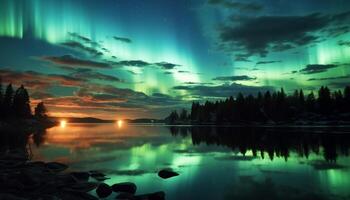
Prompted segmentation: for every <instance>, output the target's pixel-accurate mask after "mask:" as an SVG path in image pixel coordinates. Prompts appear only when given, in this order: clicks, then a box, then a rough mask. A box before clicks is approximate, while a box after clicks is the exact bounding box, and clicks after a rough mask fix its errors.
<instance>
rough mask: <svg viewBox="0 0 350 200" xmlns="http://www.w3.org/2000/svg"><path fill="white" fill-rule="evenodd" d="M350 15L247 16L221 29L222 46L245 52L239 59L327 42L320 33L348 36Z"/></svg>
mask: <svg viewBox="0 0 350 200" xmlns="http://www.w3.org/2000/svg"><path fill="white" fill-rule="evenodd" d="M349 16H350V14H349V12H344V13H339V14H334V15H325V14H320V13H313V14H309V15H304V16H257V17H244V18H241V19H240V20H239V21H238V22H237V20H236V19H231V21H230V23H227V24H226V25H222V26H221V28H220V29H219V37H220V40H221V44H220V46H221V47H222V48H223V49H226V50H228V51H232V50H235V51H241V52H243V53H242V54H241V55H246V56H243V57H242V56H239V57H237V58H236V59H238V60H245V59H247V58H248V57H249V56H252V55H260V56H262V57H264V56H266V55H267V54H268V53H269V51H285V50H289V49H293V48H296V47H300V46H305V45H309V44H312V43H316V42H319V41H321V40H322V39H324V38H323V37H322V34H320V32H326V33H328V34H333V35H334V34H335V33H337V35H340V34H344V33H347V32H348V31H349V27H347V26H345V25H344V24H347V23H348V22H349V18H350V17H349Z"/></svg>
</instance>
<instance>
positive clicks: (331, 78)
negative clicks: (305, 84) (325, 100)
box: [308, 74, 350, 81]
mask: <svg viewBox="0 0 350 200" xmlns="http://www.w3.org/2000/svg"><path fill="white" fill-rule="evenodd" d="M348 78H350V74H348V75H345V76H334V77H326V78H310V79H308V81H328V80H339V79H348Z"/></svg>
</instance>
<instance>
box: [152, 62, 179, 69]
mask: <svg viewBox="0 0 350 200" xmlns="http://www.w3.org/2000/svg"><path fill="white" fill-rule="evenodd" d="M154 64H155V65H157V66H160V67H162V68H163V69H174V68H175V67H178V66H181V65H178V64H173V63H168V62H159V63H154Z"/></svg>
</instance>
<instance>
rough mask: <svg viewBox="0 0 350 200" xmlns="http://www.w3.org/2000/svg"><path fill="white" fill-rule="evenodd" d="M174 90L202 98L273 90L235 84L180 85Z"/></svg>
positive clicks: (265, 87) (264, 87)
mask: <svg viewBox="0 0 350 200" xmlns="http://www.w3.org/2000/svg"><path fill="white" fill-rule="evenodd" d="M173 89H174V90H185V91H187V92H189V93H191V94H192V95H199V96H202V97H229V96H236V95H237V94H238V93H239V92H241V93H243V94H253V95H254V94H257V93H258V92H263V91H267V90H270V91H272V90H274V88H273V87H269V86H261V87H259V86H247V85H242V84H237V83H232V84H222V85H218V86H204V85H195V86H192V85H182V86H175V87H173Z"/></svg>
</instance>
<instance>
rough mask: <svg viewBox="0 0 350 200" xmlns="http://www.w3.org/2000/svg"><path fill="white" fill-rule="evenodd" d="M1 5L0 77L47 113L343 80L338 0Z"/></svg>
mask: <svg viewBox="0 0 350 200" xmlns="http://www.w3.org/2000/svg"><path fill="white" fill-rule="evenodd" d="M0 5H1V6H0V52H1V54H0V75H1V78H2V82H3V83H6V84H7V83H10V82H12V83H13V84H14V85H16V86H19V85H20V84H24V85H25V86H26V87H28V88H29V91H30V93H31V96H32V102H33V103H35V102H37V101H40V100H43V101H44V102H45V103H46V104H47V106H48V108H49V110H50V114H51V115H54V116H78V117H80V116H91V115H93V116H95V117H101V118H106V119H118V118H140V117H156V118H162V117H164V116H165V115H166V114H168V113H169V111H171V110H173V109H177V108H187V107H188V106H189V105H190V103H191V102H192V101H193V100H198V101H204V100H207V99H218V98H223V97H227V96H230V95H235V94H237V93H238V92H243V93H253V94H254V93H256V92H257V91H264V90H268V89H269V90H274V89H275V88H280V87H284V88H285V89H286V91H288V92H292V91H293V90H294V89H301V88H302V89H304V90H306V91H311V90H317V88H318V87H319V86H321V85H328V86H329V87H331V88H333V89H340V88H343V87H344V86H345V84H347V83H349V80H350V34H349V32H350V26H349V24H350V23H349V22H350V2H349V1H347V0H304V1H287V0H249V1H246V0H234V1H230V0H178V1H164V0H147V1H138V0H128V1H126V0H103V1H98V0H74V1H73V0H62V1H57V0H0ZM92 113H93V114H92Z"/></svg>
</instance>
